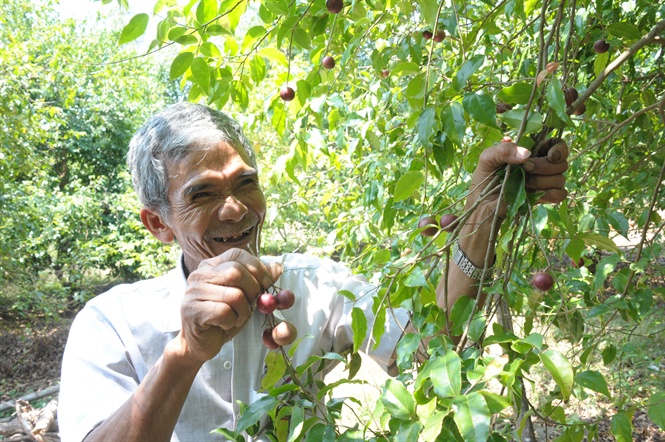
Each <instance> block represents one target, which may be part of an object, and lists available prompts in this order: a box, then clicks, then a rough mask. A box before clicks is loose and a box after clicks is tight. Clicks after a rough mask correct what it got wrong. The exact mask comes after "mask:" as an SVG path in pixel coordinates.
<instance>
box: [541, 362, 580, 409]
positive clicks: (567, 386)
mask: <svg viewBox="0 0 665 442" xmlns="http://www.w3.org/2000/svg"><path fill="white" fill-rule="evenodd" d="M539 356H540V360H541V361H542V363H543V365H544V366H545V368H546V369H547V371H549V372H550V374H551V375H552V378H553V379H554V382H556V384H557V385H558V386H559V388H560V389H561V394H562V396H563V399H564V400H568V398H569V397H570V394H571V392H572V390H573V383H574V376H573V366H572V365H570V361H568V359H566V357H565V356H564V355H562V354H561V353H559V352H558V351H556V350H545V351H544V352H542V353H540V355H539Z"/></svg>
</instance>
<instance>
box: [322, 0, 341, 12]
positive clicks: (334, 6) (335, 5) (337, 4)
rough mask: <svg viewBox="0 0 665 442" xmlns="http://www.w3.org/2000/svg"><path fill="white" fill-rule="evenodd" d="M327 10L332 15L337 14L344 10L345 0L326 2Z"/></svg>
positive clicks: (327, 0)
mask: <svg viewBox="0 0 665 442" xmlns="http://www.w3.org/2000/svg"><path fill="white" fill-rule="evenodd" d="M326 8H328V12H330V13H331V14H337V13H338V12H339V11H341V10H342V9H344V0H326Z"/></svg>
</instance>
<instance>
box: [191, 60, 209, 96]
mask: <svg viewBox="0 0 665 442" xmlns="http://www.w3.org/2000/svg"><path fill="white" fill-rule="evenodd" d="M191 69H192V77H194V81H195V82H196V84H198V85H199V87H200V88H201V89H202V90H203V92H204V93H205V94H206V95H207V94H208V89H209V88H210V68H209V67H208V63H206V61H205V60H204V59H203V58H201V57H196V58H194V59H193V60H192V65H191Z"/></svg>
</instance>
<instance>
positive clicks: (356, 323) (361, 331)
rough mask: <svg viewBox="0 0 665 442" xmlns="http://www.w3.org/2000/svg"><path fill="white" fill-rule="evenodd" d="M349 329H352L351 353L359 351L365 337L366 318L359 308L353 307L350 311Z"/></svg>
mask: <svg viewBox="0 0 665 442" xmlns="http://www.w3.org/2000/svg"><path fill="white" fill-rule="evenodd" d="M351 321H352V322H351V328H352V329H353V352H354V353H355V352H357V351H358V350H360V346H361V345H362V343H363V341H364V340H365V337H366V336H367V316H365V312H363V310H362V309H361V308H360V307H353V310H351Z"/></svg>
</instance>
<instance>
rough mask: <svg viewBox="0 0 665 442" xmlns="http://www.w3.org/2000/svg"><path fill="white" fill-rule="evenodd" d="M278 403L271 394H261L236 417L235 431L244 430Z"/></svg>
mask: <svg viewBox="0 0 665 442" xmlns="http://www.w3.org/2000/svg"><path fill="white" fill-rule="evenodd" d="M277 404H279V400H278V399H277V398H275V397H273V396H263V397H262V398H261V399H259V400H258V401H256V402H253V403H251V404H250V405H249V406H248V407H247V408H246V409H245V411H244V412H243V413H242V415H241V416H240V419H238V425H237V426H236V432H238V433H240V432H242V431H245V430H246V429H247V428H249V427H250V426H252V425H254V424H255V423H256V422H257V421H258V420H259V419H261V418H262V417H263V416H265V415H266V414H268V412H269V411H270V410H272V409H273V408H275V407H276V406H277Z"/></svg>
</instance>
